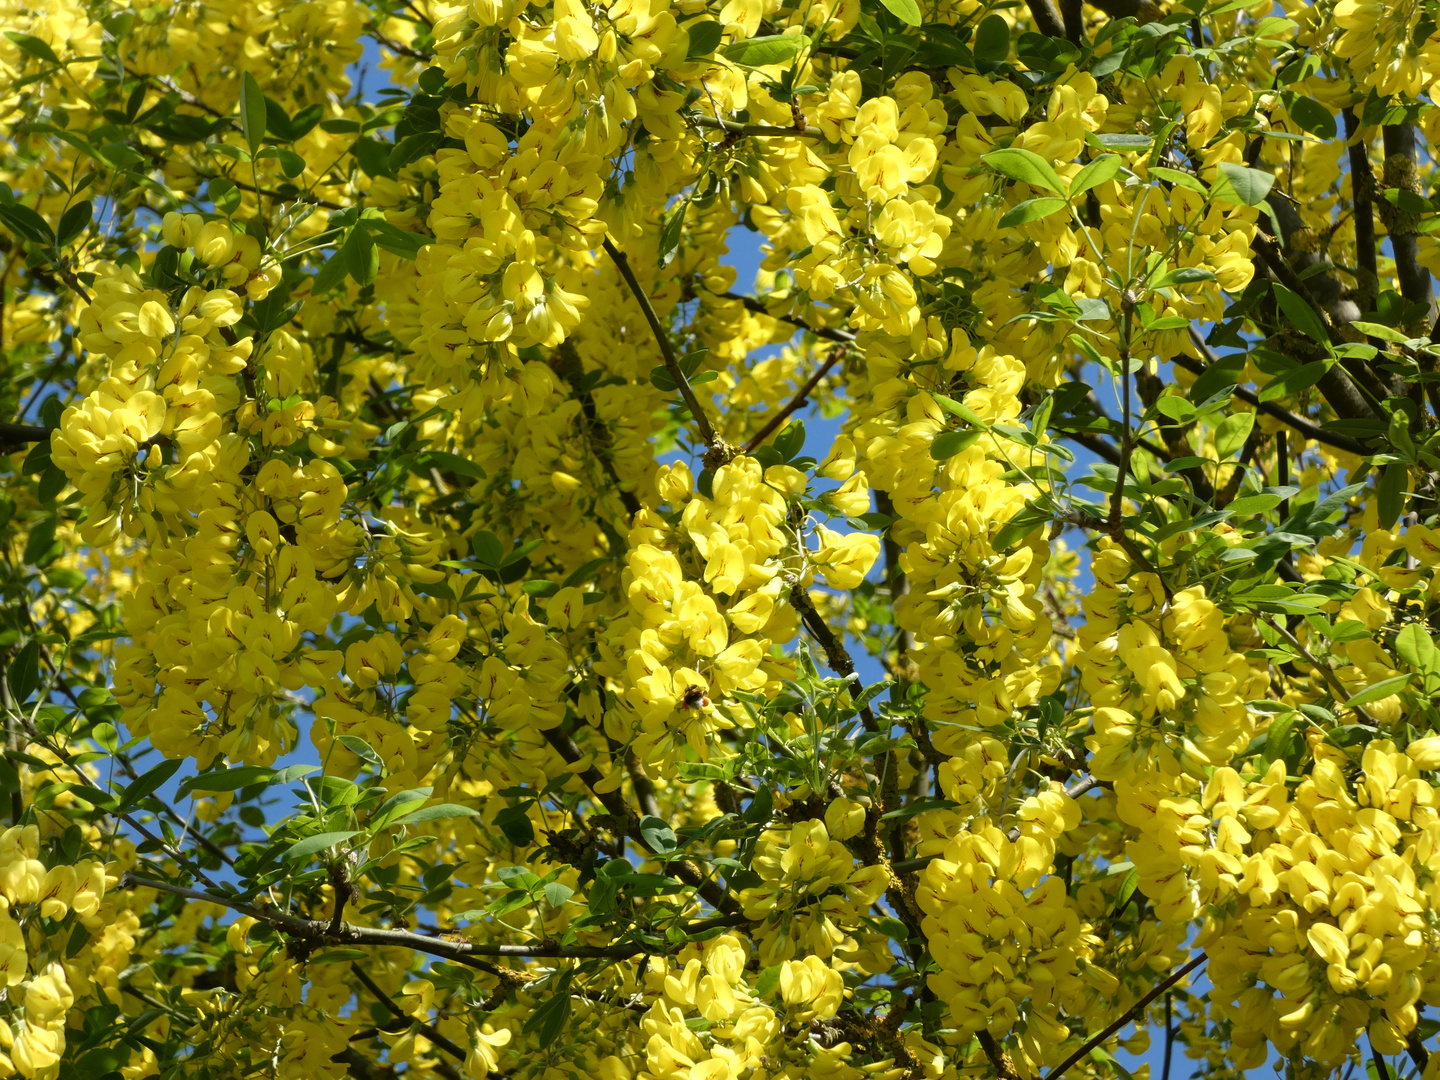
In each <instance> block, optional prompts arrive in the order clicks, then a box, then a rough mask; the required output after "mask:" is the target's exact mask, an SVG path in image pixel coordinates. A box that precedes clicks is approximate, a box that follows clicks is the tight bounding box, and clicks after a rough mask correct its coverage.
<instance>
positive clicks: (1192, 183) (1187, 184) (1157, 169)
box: [1150, 165, 1210, 195]
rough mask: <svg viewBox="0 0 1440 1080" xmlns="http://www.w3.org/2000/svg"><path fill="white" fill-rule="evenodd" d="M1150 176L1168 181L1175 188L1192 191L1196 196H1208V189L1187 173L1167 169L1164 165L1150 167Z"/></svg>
mask: <svg viewBox="0 0 1440 1080" xmlns="http://www.w3.org/2000/svg"><path fill="white" fill-rule="evenodd" d="M1150 175H1151V177H1157V178H1159V179H1161V180H1168V181H1170V183H1172V184H1174V185H1175V186H1176V187H1179V188H1184V189H1185V190H1186V191H1193V192H1194V193H1195V194H1196V195H1209V194H1210V191H1209V189H1208V188H1206V186H1205V185H1204V184H1202V183H1201V182H1200V181H1199V180H1197V179H1196V178H1195V177H1193V176H1191V175H1190V174H1189V173H1187V172H1181V171H1180V170H1179V169H1168V168H1166V167H1165V166H1164V165H1151V166H1150Z"/></svg>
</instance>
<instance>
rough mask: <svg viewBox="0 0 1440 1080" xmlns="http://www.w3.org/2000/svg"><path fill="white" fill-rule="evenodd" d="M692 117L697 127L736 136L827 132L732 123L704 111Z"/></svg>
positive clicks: (820, 135) (796, 135)
mask: <svg viewBox="0 0 1440 1080" xmlns="http://www.w3.org/2000/svg"><path fill="white" fill-rule="evenodd" d="M690 119H691V120H693V121H694V122H695V126H696V127H703V128H710V129H711V130H712V131H723V132H725V134H727V135H734V136H742V137H743V136H747V135H756V136H766V135H769V136H773V137H776V138H782V139H785V138H788V139H824V138H825V132H823V131H821V130H820V129H819V128H817V127H779V126H777V125H775V124H732V123H730V121H728V120H721V119H719V118H718V117H714V116H706V115H705V114H704V113H695V114H693V115H692V116H691V117H690Z"/></svg>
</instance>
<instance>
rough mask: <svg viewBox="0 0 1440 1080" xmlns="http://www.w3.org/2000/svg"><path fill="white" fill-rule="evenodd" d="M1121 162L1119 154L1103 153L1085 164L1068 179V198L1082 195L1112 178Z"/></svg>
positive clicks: (1118, 170)
mask: <svg viewBox="0 0 1440 1080" xmlns="http://www.w3.org/2000/svg"><path fill="white" fill-rule="evenodd" d="M1121 164H1123V163H1122V162H1121V160H1120V155H1119V154H1105V155H1104V156H1102V157H1098V158H1096V159H1095V160H1094V161H1092V162H1090V164H1088V165H1086V166H1085V167H1084V168H1083V169H1081V170H1080V171H1079V172H1078V173H1076V174H1075V178H1074V179H1073V180H1071V181H1070V198H1072V199H1073V198H1075V196H1077V195H1083V194H1084V193H1085V192H1087V191H1089V190H1090V189H1091V188H1093V187H1099V186H1100V185H1101V184H1103V183H1105V181H1107V180H1113V179H1114V178H1115V177H1116V176H1117V175H1118V174H1119V172H1120V166H1121Z"/></svg>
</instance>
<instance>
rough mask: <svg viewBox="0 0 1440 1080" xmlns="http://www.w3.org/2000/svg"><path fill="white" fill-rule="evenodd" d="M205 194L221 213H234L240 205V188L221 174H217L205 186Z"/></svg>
mask: <svg viewBox="0 0 1440 1080" xmlns="http://www.w3.org/2000/svg"><path fill="white" fill-rule="evenodd" d="M205 191H206V194H207V195H209V197H210V201H211V202H212V203H214V204H215V209H216V210H219V211H220V212H221V213H222V214H230V213H234V212H235V210H236V209H238V208H239V206H240V189H239V188H238V187H236V186H235V184H234V183H232V182H231V181H229V180H226V179H225V178H224V177H223V176H217V177H216V178H215V179H214V180H211V181H210V183H209V184H208V185H207V186H206V189H205Z"/></svg>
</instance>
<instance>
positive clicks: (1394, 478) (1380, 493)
mask: <svg viewBox="0 0 1440 1080" xmlns="http://www.w3.org/2000/svg"><path fill="white" fill-rule="evenodd" d="M1409 494H1410V466H1409V465H1407V464H1406V463H1405V462H1403V461H1392V462H1390V464H1388V465H1386V466H1385V468H1384V469H1383V470H1382V471H1381V473H1380V483H1379V484H1378V485H1377V487H1376V491H1375V505H1376V510H1377V512H1378V521H1379V525H1380V528H1382V529H1388V528H1390V527H1391V526H1392V525H1394V524H1395V522H1396V520H1397V519H1398V518H1399V517H1400V513H1401V511H1403V510H1404V509H1405V498H1406V496H1407V495H1409Z"/></svg>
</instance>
